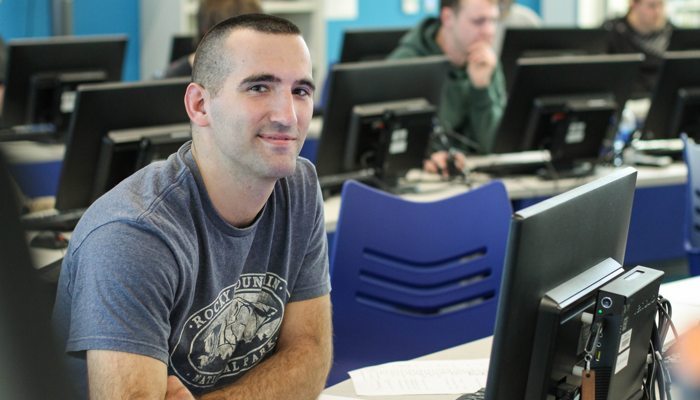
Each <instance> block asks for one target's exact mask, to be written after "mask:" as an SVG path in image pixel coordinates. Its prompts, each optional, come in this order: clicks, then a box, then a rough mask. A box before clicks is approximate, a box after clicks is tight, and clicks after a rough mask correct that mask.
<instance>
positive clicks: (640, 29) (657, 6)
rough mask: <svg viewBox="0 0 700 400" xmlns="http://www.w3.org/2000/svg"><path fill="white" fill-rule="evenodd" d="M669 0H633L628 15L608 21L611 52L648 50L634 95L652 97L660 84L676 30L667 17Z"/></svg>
mask: <svg viewBox="0 0 700 400" xmlns="http://www.w3.org/2000/svg"><path fill="white" fill-rule="evenodd" d="M665 5H666V0H631V1H630V8H629V12H628V13H627V15H625V16H624V17H621V18H616V19H613V20H610V21H606V22H605V23H604V24H603V27H604V28H605V29H606V30H608V32H610V38H609V42H608V53H612V54H617V53H644V56H645V60H644V62H643V63H642V69H641V73H640V75H639V78H638V79H637V82H636V83H635V85H634V88H633V92H632V96H633V97H636V98H641V97H649V96H650V94H651V92H652V90H654V85H655V84H656V80H657V76H658V72H659V68H660V67H661V64H662V63H663V55H664V52H665V51H666V48H667V47H668V44H669V41H670V39H671V33H672V32H673V24H671V23H670V22H669V21H668V19H667V18H666V12H665Z"/></svg>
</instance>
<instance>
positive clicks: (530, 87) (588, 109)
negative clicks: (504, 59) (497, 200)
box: [493, 54, 642, 169]
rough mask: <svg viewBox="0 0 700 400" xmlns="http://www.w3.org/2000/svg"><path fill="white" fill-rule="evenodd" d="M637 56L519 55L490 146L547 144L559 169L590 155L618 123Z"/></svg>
mask: <svg viewBox="0 0 700 400" xmlns="http://www.w3.org/2000/svg"><path fill="white" fill-rule="evenodd" d="M641 60H642V56H641V55H637V54H624V55H623V54H621V55H598V56H576V57H566V58H562V57H547V58H528V59H520V60H519V61H518V68H517V70H516V72H515V79H514V82H513V87H512V90H511V92H510V94H509V98H508V104H507V105H506V109H505V111H504V115H503V118H502V120H501V124H500V126H499V128H498V131H497V132H496V138H495V144H494V150H493V152H494V153H516V152H521V151H531V150H545V149H546V150H549V151H550V152H551V159H552V164H554V165H555V166H557V167H560V168H562V169H567V168H571V167H572V166H573V165H574V164H575V162H577V161H579V160H584V161H585V160H588V161H590V160H595V159H596V158H597V157H598V154H599V151H600V148H601V146H602V143H603V140H604V139H605V137H606V136H607V135H612V134H613V133H614V129H615V128H616V127H617V125H616V124H615V123H613V122H614V121H616V120H617V119H618V118H619V115H620V113H621V112H622V108H623V107H624V105H625V102H626V101H627V99H628V98H629V96H630V92H631V89H632V85H633V83H634V80H635V79H636V76H637V75H638V74H639V66H640V64H641Z"/></svg>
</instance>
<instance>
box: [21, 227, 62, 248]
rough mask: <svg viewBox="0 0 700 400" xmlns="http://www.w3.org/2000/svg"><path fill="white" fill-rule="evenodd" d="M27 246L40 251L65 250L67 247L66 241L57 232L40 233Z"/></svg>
mask: <svg viewBox="0 0 700 400" xmlns="http://www.w3.org/2000/svg"><path fill="white" fill-rule="evenodd" d="M29 246H30V247H36V248H40V249H54V250H59V249H65V248H66V247H68V239H66V238H65V236H63V234H61V233H60V232H57V231H41V232H39V233H38V234H37V235H36V236H34V238H33V239H32V240H31V241H30V242H29Z"/></svg>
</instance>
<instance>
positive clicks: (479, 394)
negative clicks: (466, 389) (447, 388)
mask: <svg viewBox="0 0 700 400" xmlns="http://www.w3.org/2000/svg"><path fill="white" fill-rule="evenodd" d="M485 398H486V388H481V389H479V390H478V391H476V392H474V393H468V394H463V395H461V396H459V397H457V400H484V399H485Z"/></svg>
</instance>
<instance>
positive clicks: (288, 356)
mask: <svg viewBox="0 0 700 400" xmlns="http://www.w3.org/2000/svg"><path fill="white" fill-rule="evenodd" d="M332 346H333V344H332V328H331V305H330V295H324V296H321V297H317V298H315V299H310V300H304V301H299V302H293V303H289V304H288V305H287V309H286V311H285V316H284V320H283V322H282V327H281V330H280V335H279V339H278V341H277V345H276V347H275V354H274V355H273V356H272V357H271V358H270V359H269V360H267V361H265V362H263V363H261V364H260V365H258V366H256V367H255V368H253V369H251V370H250V371H249V372H248V373H247V374H246V375H244V376H243V377H242V378H241V379H240V380H238V381H237V382H235V383H233V384H231V385H228V386H225V387H223V388H221V389H219V390H216V391H214V392H211V393H208V394H206V395H204V396H202V397H200V398H199V399H200V400H225V399H226V400H227V399H271V398H274V399H309V400H313V399H315V398H317V397H318V395H319V394H320V393H321V391H322V390H323V387H324V386H325V383H326V377H327V376H328V372H329V370H330V366H331V359H332V354H333V349H332ZM87 359H88V378H89V387H90V399H92V400H102V399H165V400H194V396H192V394H190V392H189V391H188V390H187V388H186V387H185V386H184V385H183V384H182V383H181V382H180V380H179V379H178V378H177V377H176V376H169V377H168V376H167V366H166V365H165V363H163V362H162V361H159V360H156V359H155V358H151V357H147V356H141V355H137V354H131V353H124V352H118V351H103V350H90V351H88V352H87Z"/></svg>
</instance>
